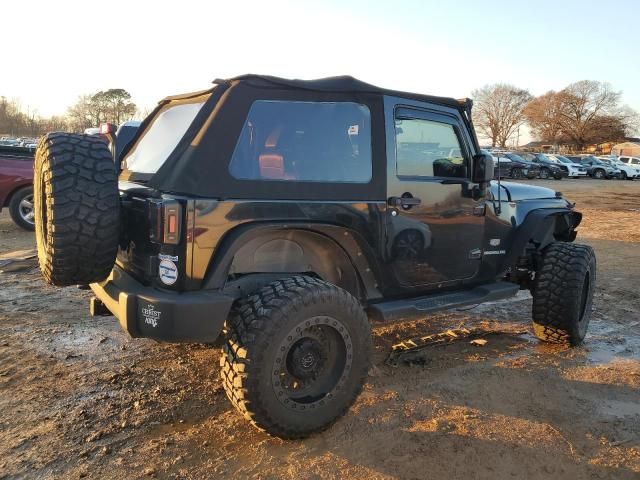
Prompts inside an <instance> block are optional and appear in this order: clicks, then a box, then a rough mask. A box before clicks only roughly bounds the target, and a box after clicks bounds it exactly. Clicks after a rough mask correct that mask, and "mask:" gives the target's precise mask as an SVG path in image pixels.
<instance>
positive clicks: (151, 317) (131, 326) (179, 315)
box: [91, 266, 234, 343]
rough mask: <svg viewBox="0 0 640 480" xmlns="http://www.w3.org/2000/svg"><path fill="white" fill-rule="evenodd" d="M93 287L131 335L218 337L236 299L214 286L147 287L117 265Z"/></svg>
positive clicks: (198, 339) (183, 339)
mask: <svg viewBox="0 0 640 480" xmlns="http://www.w3.org/2000/svg"><path fill="white" fill-rule="evenodd" d="M91 290H93V293H94V294H95V295H96V297H98V299H99V300H100V301H102V303H104V305H105V306H106V307H107V309H108V310H109V311H110V312H111V313H113V315H115V316H116V318H117V319H118V321H119V322H120V326H121V327H122V328H123V329H124V330H126V331H127V332H128V333H129V335H131V336H132V337H145V338H153V339H156V340H162V341H166V342H198V343H200V342H202V343H210V342H213V341H215V340H216V338H218V335H219V334H220V332H221V331H222V327H223V325H224V322H225V320H226V318H227V315H228V313H229V310H230V309H231V304H232V303H233V300H234V299H233V298H232V297H229V296H227V295H224V294H223V293H221V292H219V291H215V290H213V291H212V290H202V291H198V292H184V293H177V292H167V291H163V290H159V289H157V288H153V287H148V286H145V285H142V284H141V283H140V282H138V281H137V280H136V279H135V278H133V277H132V276H131V275H129V274H127V273H126V272H125V271H124V270H122V269H121V268H120V267H118V266H114V268H113V270H112V271H111V274H110V275H109V278H107V279H106V280H104V281H103V282H100V283H92V284H91Z"/></svg>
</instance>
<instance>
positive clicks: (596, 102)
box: [525, 80, 638, 150]
mask: <svg viewBox="0 0 640 480" xmlns="http://www.w3.org/2000/svg"><path fill="white" fill-rule="evenodd" d="M620 96H621V94H620V92H616V91H613V90H612V89H611V86H610V85H609V84H607V83H602V82H596V81H591V80H582V81H580V82H576V83H572V84H571V85H569V86H568V87H566V88H565V89H563V90H561V91H560V92H553V91H551V92H547V93H546V94H544V95H542V96H540V97H538V98H536V99H534V100H532V101H531V103H530V104H529V105H528V106H527V108H526V109H525V115H526V117H527V122H528V123H529V125H530V127H531V129H532V131H533V133H534V135H535V136H536V137H538V138H539V139H540V140H544V141H547V142H553V143H558V142H561V141H562V142H567V143H572V144H573V145H575V147H576V148H577V149H580V150H581V149H583V148H584V147H585V146H586V145H588V144H593V143H600V142H604V141H610V140H621V139H623V138H624V137H625V135H630V134H631V133H633V132H634V131H635V130H636V129H637V127H638V115H637V114H636V112H635V111H633V110H632V109H630V108H629V107H626V106H620Z"/></svg>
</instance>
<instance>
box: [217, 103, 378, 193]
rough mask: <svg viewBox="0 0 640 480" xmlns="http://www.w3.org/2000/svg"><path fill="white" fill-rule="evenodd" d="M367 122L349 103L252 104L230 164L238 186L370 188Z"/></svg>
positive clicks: (367, 115)
mask: <svg viewBox="0 0 640 480" xmlns="http://www.w3.org/2000/svg"><path fill="white" fill-rule="evenodd" d="M371 169H372V167H371V116H370V113H369V109H368V108H367V107H366V106H364V105H360V104H357V103H351V102H289V101H267V100H258V101H256V102H254V103H253V105H252V106H251V109H250V110H249V114H248V116H247V119H246V121H245V124H244V127H243V128H242V132H241V134H240V137H239V139H238V143H237V144H236V148H235V150H234V152H233V156H232V157H231V162H230V163H229V172H230V173H231V175H232V176H233V177H235V178H237V179H241V180H264V181H269V180H280V181H283V180H284V181H304V182H329V183H368V182H369V181H370V180H371V171H372V170H371Z"/></svg>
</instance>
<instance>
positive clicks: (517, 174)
mask: <svg viewBox="0 0 640 480" xmlns="http://www.w3.org/2000/svg"><path fill="white" fill-rule="evenodd" d="M511 178H522V170H520V169H519V168H514V169H513V170H511Z"/></svg>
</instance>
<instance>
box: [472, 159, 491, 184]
mask: <svg viewBox="0 0 640 480" xmlns="http://www.w3.org/2000/svg"><path fill="white" fill-rule="evenodd" d="M492 179H493V158H492V157H491V155H487V154H485V153H479V154H477V155H474V156H473V173H472V175H471V181H472V182H473V183H486V182H488V181H490V180H492Z"/></svg>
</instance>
